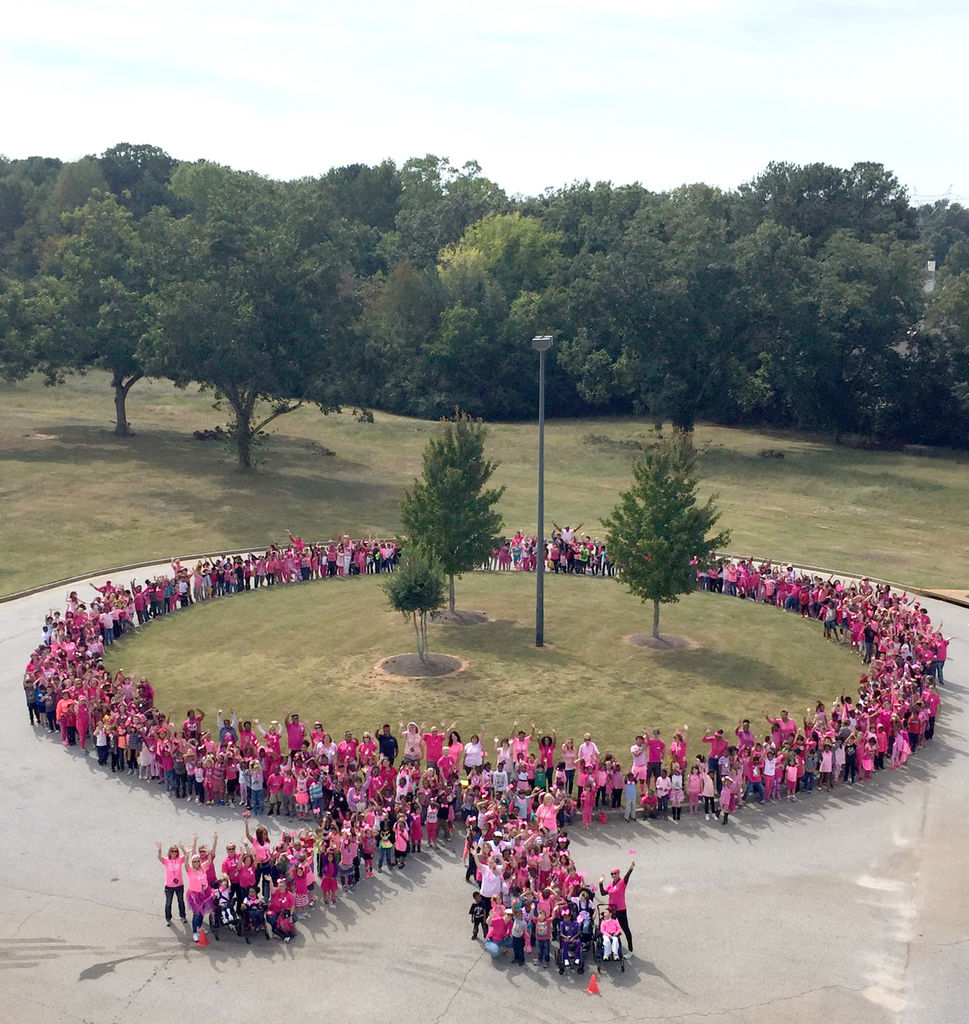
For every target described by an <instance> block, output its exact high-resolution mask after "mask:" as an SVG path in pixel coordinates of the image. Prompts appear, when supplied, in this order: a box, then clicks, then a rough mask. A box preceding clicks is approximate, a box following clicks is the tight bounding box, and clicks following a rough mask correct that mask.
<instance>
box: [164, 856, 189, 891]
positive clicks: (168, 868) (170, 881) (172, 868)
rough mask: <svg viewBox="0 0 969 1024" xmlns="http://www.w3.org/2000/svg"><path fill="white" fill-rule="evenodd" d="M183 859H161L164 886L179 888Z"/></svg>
mask: <svg viewBox="0 0 969 1024" xmlns="http://www.w3.org/2000/svg"><path fill="white" fill-rule="evenodd" d="M184 863H185V858H184V857H163V858H162V864H164V865H165V885H166V886H179V885H181V884H182V865H183V864H184Z"/></svg>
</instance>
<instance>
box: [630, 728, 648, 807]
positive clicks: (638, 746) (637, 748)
mask: <svg viewBox="0 0 969 1024" xmlns="http://www.w3.org/2000/svg"><path fill="white" fill-rule="evenodd" d="M629 753H630V754H632V756H633V763H632V769H631V771H632V775H633V778H634V779H635V780H636V781H637V782H638V783H639V793H640V796H643V795H644V794H645V792H646V740H645V737H644V736H642V735H640V736H637V737H636V738H635V740H634V742H633V745H632V746H631V747H630V748H629Z"/></svg>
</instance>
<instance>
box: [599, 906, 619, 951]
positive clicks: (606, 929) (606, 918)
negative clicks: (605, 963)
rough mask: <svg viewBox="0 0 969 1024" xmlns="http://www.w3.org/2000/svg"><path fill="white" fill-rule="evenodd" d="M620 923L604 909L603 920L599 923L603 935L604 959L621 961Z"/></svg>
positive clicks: (610, 912) (607, 909)
mask: <svg viewBox="0 0 969 1024" xmlns="http://www.w3.org/2000/svg"><path fill="white" fill-rule="evenodd" d="M621 930H622V929H621V927H620V925H619V922H618V921H617V920H616V919H615V918H614V917H613V916H612V911H611V910H610V909H609V908H608V907H604V908H603V911H602V920H601V921H600V922H599V931H600V932H601V933H602V959H603V960H618V959H619V933H620V932H621Z"/></svg>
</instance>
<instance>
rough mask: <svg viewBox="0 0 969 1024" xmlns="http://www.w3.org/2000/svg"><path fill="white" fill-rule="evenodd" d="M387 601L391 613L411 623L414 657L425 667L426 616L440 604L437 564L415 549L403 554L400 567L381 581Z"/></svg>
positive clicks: (441, 585) (440, 580) (440, 581)
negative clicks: (394, 612) (395, 613)
mask: <svg viewBox="0 0 969 1024" xmlns="http://www.w3.org/2000/svg"><path fill="white" fill-rule="evenodd" d="M383 586H384V591H385V593H386V594H387V600H388V601H390V606H391V608H393V609H394V610H395V611H398V612H400V613H401V615H403V616H404V618H405V619H408V618H409V619H410V620H411V621H412V622H413V623H414V633H415V634H416V636H417V656H418V657H419V658H420V659H421V661H423V662H424V664H425V665H427V664H429V659H428V656H427V614H428V612H432V611H434V609H435V608H440V607H441V605H442V604H444V576H443V574H442V572H441V567H440V565H438V564H437V562H435V561H434V559H433V558H431V557H430V556H429V555H428V554H427V553H426V552H424V551H421V550H420V549H419V548H418V549H416V550H414V549H411V550H409V551H406V552H405V553H404V556H403V558H402V559H401V562H400V566H399V567H398V569H397V571H396V572H392V573H390V574H389V575H388V576H387V579H386V580H385V581H384V585H383Z"/></svg>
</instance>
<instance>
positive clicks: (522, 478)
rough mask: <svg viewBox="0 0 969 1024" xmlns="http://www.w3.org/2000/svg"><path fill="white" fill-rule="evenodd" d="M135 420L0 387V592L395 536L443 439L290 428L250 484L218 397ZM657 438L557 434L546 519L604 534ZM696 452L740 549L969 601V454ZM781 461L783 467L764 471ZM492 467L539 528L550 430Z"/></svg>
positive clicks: (314, 425) (629, 430)
mask: <svg viewBox="0 0 969 1024" xmlns="http://www.w3.org/2000/svg"><path fill="white" fill-rule="evenodd" d="M128 404H129V417H130V419H131V422H132V425H133V428H134V429H135V430H136V431H137V434H136V436H135V437H133V438H130V439H127V440H120V439H116V438H115V437H113V435H112V434H111V426H112V423H111V417H112V414H113V406H112V403H111V392H110V388H109V387H108V386H107V378H106V377H105V376H104V375H103V374H90V375H88V376H86V377H82V378H75V379H73V380H71V381H70V382H69V383H68V384H66V385H64V386H63V387H61V388H55V389H50V388H45V387H44V386H43V385H42V384H41V382H40V381H39V380H38V379H31V380H28V381H25V382H22V383H18V384H2V385H0V461H2V468H0V515H2V521H3V524H4V529H3V531H2V534H0V573H2V581H0V594H9V593H12V592H15V591H18V590H20V589H24V588H27V587H30V586H34V585H37V584H40V583H44V582H46V581H49V580H54V579H59V578H64V577H67V576H72V575H76V574H80V573H84V572H87V571H93V570H95V569H98V568H102V567H113V566H116V565H119V564H122V563H126V562H137V561H145V560H154V559H161V560H163V559H166V558H168V557H170V556H171V555H174V554H185V553H194V552H198V551H211V550H219V549H224V548H238V547H261V546H264V545H265V544H267V543H268V542H269V541H270V540H272V539H276V538H284V537H285V532H286V530H287V529H292V530H293V531H294V532H296V533H300V534H301V535H303V536H304V537H307V538H310V537H312V538H319V537H324V538H325V537H330V536H333V535H338V534H340V533H342V532H344V531H346V532H349V533H351V534H354V535H367V534H370V533H379V534H393V533H394V532H396V531H397V530H398V529H399V525H400V524H399V512H398V507H399V501H400V497H401V493H402V491H403V489H404V488H405V487H407V486H408V485H409V484H410V483H411V482H412V480H413V478H414V476H415V475H416V474H417V473H418V472H419V471H420V456H421V451H422V449H423V447H424V444H425V442H426V440H427V438H428V436H429V435H430V434H431V433H432V432H433V431H434V430H436V429H437V427H436V424H434V423H430V422H424V421H416V420H409V419H405V418H402V417H397V416H390V415H385V414H381V413H377V414H375V422H374V423H359V422H357V420H356V419H355V418H354V417H353V416H352V415H351V414H350V413H343V414H339V415H333V416H329V417H325V418H324V417H322V416H320V415H319V414H318V413H316V412H314V411H309V410H301V411H299V412H297V413H294V414H293V415H291V416H286V417H284V418H283V419H280V420H278V421H276V424H274V426H276V428H277V433H275V434H274V435H273V437H272V438H271V439H270V440H269V442H268V444H267V446H266V448H265V451H264V453H263V454H264V456H265V457H266V459H267V461H266V463H265V464H264V465H263V466H262V467H261V468H260V470H259V471H258V472H257V473H255V474H252V475H243V474H240V473H238V472H237V471H236V469H235V466H234V461H233V458H232V455H231V453H230V452H228V451H227V450H226V449H225V448H224V447H223V446H222V445H221V444H220V443H218V442H205V443H202V442H198V441H194V440H192V438H191V432H192V431H193V430H195V429H197V428H201V427H211V426H214V425H216V424H217V423H220V422H224V421H225V418H226V417H225V414H224V413H220V412H216V411H214V410H213V409H212V407H211V396H206V395H198V394H196V393H194V392H192V391H179V390H177V389H175V388H174V387H172V386H171V385H170V384H168V383H166V382H163V381H142V382H140V383H139V384H137V385H136V386H135V387H134V388H133V389H132V391H131V394H130V397H129V403H128ZM648 433H649V424H648V423H647V422H646V421H645V420H636V419H622V420H619V419H599V420H577V421H564V422H551V423H549V425H548V429H547V431H546V518H547V520H554V521H555V522H558V523H560V524H563V525H564V524H566V523H569V524H572V525H574V524H576V523H579V522H581V523H583V524H584V530H585V531H588V532H589V533H590V534H593V535H595V534H596V533H598V532H600V530H601V526H600V524H601V520H602V518H603V517H604V516H605V515H607V514H608V513H609V511H610V510H611V509H612V507H613V505H614V504H615V501H616V494H617V492H618V490H620V489H621V488H623V487H626V486H628V484H629V482H630V478H631V477H630V464H631V462H632V460H633V458H634V457H635V455H636V450H635V447H634V445H635V442H636V441H638V440H640V439H642V438H644V437H646V436H647V435H648ZM696 439H697V443H698V445H700V446H703V447H704V448H705V454H704V456H703V460H702V474H703V478H702V489H703V490H704V491H717V492H719V494H720V496H721V505H722V508H723V513H724V514H723V525H725V526H726V527H728V528H729V529H730V530H731V531H732V533H733V544H732V545H731V546H732V549H733V550H735V551H738V552H750V553H756V554H758V555H769V556H774V557H781V558H794V559H798V560H800V561H803V562H807V563H810V564H814V565H821V566H832V567H836V568H840V569H853V570H855V571H859V572H864V573H868V574H870V575H878V576H883V577H887V578H889V579H894V580H898V581H901V582H904V583H908V584H913V585H924V586H934V587H959V586H962V587H965V586H966V583H967V580H966V576H965V570H964V566H965V564H966V561H967V555H969V472H967V468H969V463H967V458H966V456H965V455H962V454H958V455H956V454H951V453H937V454H934V455H927V454H899V453H871V452H861V451H852V450H846V449H839V448H835V447H834V446H833V445H830V444H828V443H825V442H823V441H818V440H810V439H805V438H802V437H797V436H793V435H791V436H787V435H778V434H765V433H757V432H753V431H742V430H731V429H726V428H721V427H709V426H700V427H699V428H698V429H697V432H696ZM324 446H325V448H327V449H331V450H332V451H333V452H334V453H335V454H334V455H326V454H324V453H323V450H322V449H323V447H324ZM764 448H774V449H780V450H782V451H783V452H784V454H785V458H784V459H783V460H781V459H766V458H762V457H761V456H760V454H759V452H760V450H761V449H764ZM489 454H490V455H491V456H492V457H495V458H497V459H499V460H500V461H501V466H500V468H499V470H498V473H497V481H498V483H501V484H504V485H505V486H506V488H507V489H506V493H505V496H504V498H503V500H502V505H501V511H502V513H503V515H504V518H505V523H506V526H507V528H508V530H509V532H513V531H514V530H515V529H516V528H519V527H520V528H522V529H525V530H533V529H534V526H535V514H536V513H535V487H536V463H537V453H536V428H535V424H533V423H525V424H495V425H492V426H491V427H490V433H489Z"/></svg>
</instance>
